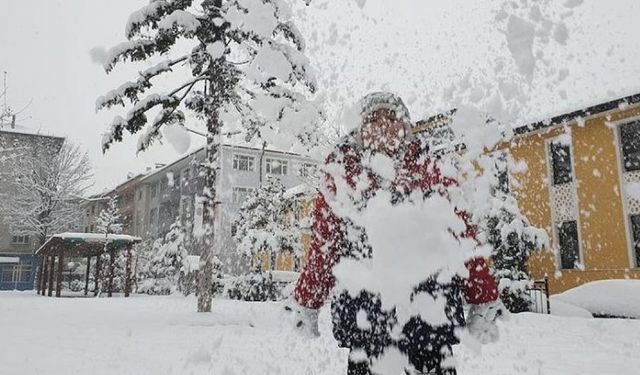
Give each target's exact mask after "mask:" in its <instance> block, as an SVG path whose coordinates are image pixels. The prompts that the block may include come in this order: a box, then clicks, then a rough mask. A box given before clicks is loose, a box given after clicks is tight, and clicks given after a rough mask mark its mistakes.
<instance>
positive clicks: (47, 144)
mask: <svg viewBox="0 0 640 375" xmlns="http://www.w3.org/2000/svg"><path fill="white" fill-rule="evenodd" d="M63 143H64V138H59V137H51V136H45V135H39V134H27V133H20V132H15V131H5V130H0V150H13V151H9V152H6V151H5V152H3V153H2V154H0V194H2V195H6V196H9V197H10V196H11V190H12V186H11V183H10V180H9V179H8V178H6V173H5V171H8V170H10V169H11V168H17V167H19V166H20V163H19V161H20V158H21V157H24V156H25V155H35V156H38V157H51V156H53V155H55V154H56V153H57V152H58V150H59V149H60V147H61V146H62V144H63ZM15 161H17V164H13V162H15ZM16 234H18V233H16V231H14V230H13V229H12V228H10V226H9V224H8V223H7V222H6V220H3V218H2V217H0V257H18V258H19V259H20V261H19V263H18V264H17V265H14V264H12V263H3V264H0V290H5V289H19V290H28V289H33V282H34V277H35V272H36V264H35V258H34V257H33V255H32V254H33V252H34V251H35V250H36V249H37V247H38V246H39V243H38V236H37V233H24V234H27V235H28V236H29V241H28V242H27V243H15V242H14V241H13V238H14V235H16ZM14 266H18V267H20V268H21V269H24V268H25V267H31V270H32V271H31V273H30V277H29V278H28V280H25V281H22V282H15V281H10V280H9V277H10V275H14V274H16V273H15V272H14V271H15V269H14Z"/></svg>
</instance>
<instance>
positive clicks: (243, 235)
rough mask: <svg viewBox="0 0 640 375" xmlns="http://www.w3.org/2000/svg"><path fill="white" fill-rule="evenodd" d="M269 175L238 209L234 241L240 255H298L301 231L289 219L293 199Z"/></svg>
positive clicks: (280, 184)
mask: <svg viewBox="0 0 640 375" xmlns="http://www.w3.org/2000/svg"><path fill="white" fill-rule="evenodd" d="M285 193H286V188H285V186H284V185H283V184H282V183H281V182H280V180H278V179H277V178H274V177H272V176H267V178H266V180H265V182H264V184H263V185H262V186H261V187H260V188H259V189H256V190H255V191H254V192H253V193H252V194H251V195H250V196H249V197H248V198H247V200H246V201H245V202H244V204H243V205H242V206H241V207H240V211H239V213H238V216H237V218H236V220H235V221H234V227H235V228H236V230H235V233H234V237H233V238H234V240H235V241H236V242H237V243H238V251H239V252H240V253H241V255H247V256H253V255H255V253H256V252H258V251H261V250H269V251H278V250H283V249H286V250H289V251H292V252H294V253H296V254H300V253H302V245H301V243H300V237H301V235H302V232H301V230H300V228H299V226H298V223H297V222H296V221H295V220H293V215H294V209H295V198H294V197H292V196H289V195H287V194H285Z"/></svg>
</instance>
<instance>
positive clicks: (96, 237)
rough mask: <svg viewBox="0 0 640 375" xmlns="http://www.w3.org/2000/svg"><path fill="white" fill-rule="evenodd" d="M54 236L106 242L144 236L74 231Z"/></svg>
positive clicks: (139, 239)
mask: <svg viewBox="0 0 640 375" xmlns="http://www.w3.org/2000/svg"><path fill="white" fill-rule="evenodd" d="M51 237H52V238H61V239H63V240H64V239H69V238H73V239H81V240H85V241H88V242H106V241H131V242H135V241H142V238H140V237H135V236H130V235H128V234H104V233H74V232H65V233H60V234H54V235H53V236H51Z"/></svg>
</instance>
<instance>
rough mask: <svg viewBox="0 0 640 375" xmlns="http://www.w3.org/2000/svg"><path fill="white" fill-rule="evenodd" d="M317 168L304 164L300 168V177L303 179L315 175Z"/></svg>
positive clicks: (313, 165)
mask: <svg viewBox="0 0 640 375" xmlns="http://www.w3.org/2000/svg"><path fill="white" fill-rule="evenodd" d="M315 170H316V166H315V164H311V163H302V166H300V176H301V177H309V176H313V175H314V174H315Z"/></svg>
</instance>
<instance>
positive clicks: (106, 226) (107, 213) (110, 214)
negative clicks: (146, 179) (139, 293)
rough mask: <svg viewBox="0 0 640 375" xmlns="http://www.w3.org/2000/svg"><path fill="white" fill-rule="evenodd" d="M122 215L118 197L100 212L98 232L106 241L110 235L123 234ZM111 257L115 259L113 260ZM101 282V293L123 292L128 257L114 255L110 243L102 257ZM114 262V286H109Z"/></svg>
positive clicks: (109, 200) (112, 199)
mask: <svg viewBox="0 0 640 375" xmlns="http://www.w3.org/2000/svg"><path fill="white" fill-rule="evenodd" d="M122 221H123V220H122V215H121V214H120V209H119V207H118V196H111V197H109V198H108V201H107V206H106V207H105V208H104V209H102V210H101V211H100V213H99V214H98V217H97V218H96V231H97V232H98V233H101V234H104V236H105V239H106V237H108V236H109V235H110V234H120V233H122V224H123V223H122ZM111 256H113V257H114V259H113V260H112V259H111ZM100 258H101V259H100V265H101V269H100V276H101V277H100V280H96V281H97V287H98V291H99V292H101V291H103V290H105V289H107V288H111V289H112V290H113V291H116V290H122V286H123V285H124V277H125V266H126V265H125V262H126V256H125V254H124V253H123V252H118V253H115V252H113V254H112V253H111V251H110V250H109V241H106V242H105V244H104V250H103V253H102V254H101V255H100ZM112 261H113V267H114V269H113V271H114V272H113V285H112V286H110V285H108V279H109V274H110V272H111V262H112Z"/></svg>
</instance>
